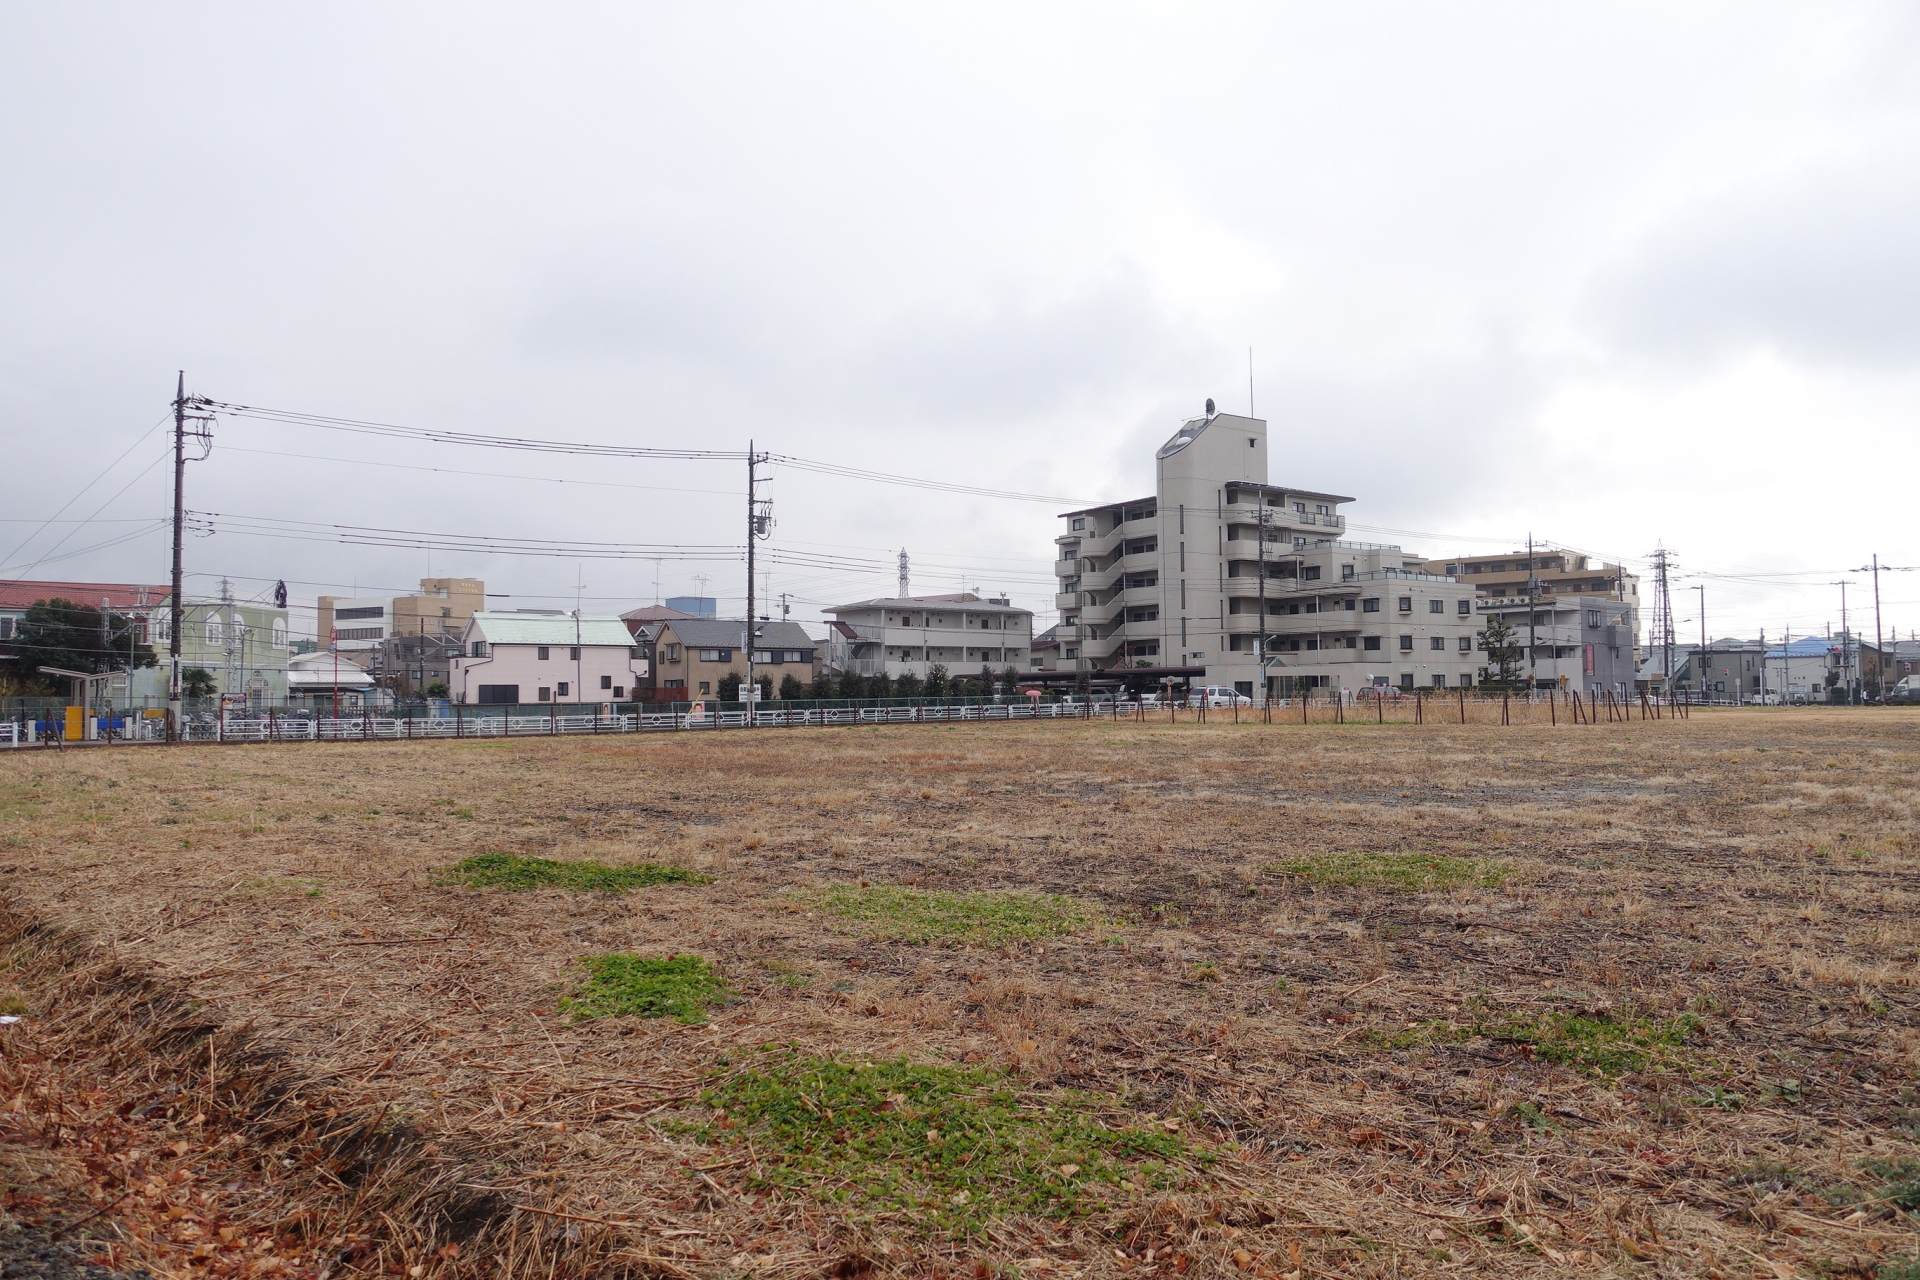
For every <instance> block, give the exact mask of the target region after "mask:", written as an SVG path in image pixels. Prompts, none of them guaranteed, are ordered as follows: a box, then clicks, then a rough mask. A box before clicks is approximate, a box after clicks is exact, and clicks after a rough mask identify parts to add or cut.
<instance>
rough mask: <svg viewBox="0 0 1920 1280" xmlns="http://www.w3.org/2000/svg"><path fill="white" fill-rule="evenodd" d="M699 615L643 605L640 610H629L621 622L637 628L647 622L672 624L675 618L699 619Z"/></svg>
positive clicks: (621, 618)
mask: <svg viewBox="0 0 1920 1280" xmlns="http://www.w3.org/2000/svg"><path fill="white" fill-rule="evenodd" d="M699 616H700V615H699V614H697V613H688V612H687V611H686V610H684V609H672V608H669V607H667V606H666V605H664V604H643V605H641V606H640V607H639V608H638V609H629V610H627V611H626V612H625V613H623V614H621V615H620V620H621V621H622V622H624V623H626V624H627V626H628V627H629V628H630V629H631V628H637V627H638V626H639V625H640V624H641V623H646V622H670V621H672V620H673V619H675V618H697V617H699Z"/></svg>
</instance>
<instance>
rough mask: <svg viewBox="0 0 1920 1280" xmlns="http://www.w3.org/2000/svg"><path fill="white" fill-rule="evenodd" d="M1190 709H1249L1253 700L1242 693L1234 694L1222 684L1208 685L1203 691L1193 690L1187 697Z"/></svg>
mask: <svg viewBox="0 0 1920 1280" xmlns="http://www.w3.org/2000/svg"><path fill="white" fill-rule="evenodd" d="M1187 705H1188V706H1190V707H1206V708H1208V709H1213V708H1216V707H1250V706H1252V705H1253V699H1252V698H1249V697H1248V696H1247V695H1246V694H1244V693H1235V692H1234V691H1233V690H1232V689H1229V688H1228V687H1227V686H1226V685H1223V684H1210V685H1208V686H1207V687H1206V688H1204V689H1195V690H1194V691H1193V692H1192V693H1190V694H1188V695H1187Z"/></svg>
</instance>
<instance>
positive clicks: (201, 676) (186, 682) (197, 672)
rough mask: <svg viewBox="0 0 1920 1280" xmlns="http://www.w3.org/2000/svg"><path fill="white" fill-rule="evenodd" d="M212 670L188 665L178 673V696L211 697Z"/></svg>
mask: <svg viewBox="0 0 1920 1280" xmlns="http://www.w3.org/2000/svg"><path fill="white" fill-rule="evenodd" d="M214 692H215V689H214V683H213V672H211V671H209V670H207V669H206V668H205V667H188V668H187V669H186V670H185V671H182V672H181V673H180V696H181V697H183V698H211V697H212V696H213V695H214Z"/></svg>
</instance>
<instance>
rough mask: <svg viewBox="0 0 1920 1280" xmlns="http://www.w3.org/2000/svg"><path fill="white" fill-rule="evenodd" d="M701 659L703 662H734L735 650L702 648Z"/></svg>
mask: <svg viewBox="0 0 1920 1280" xmlns="http://www.w3.org/2000/svg"><path fill="white" fill-rule="evenodd" d="M700 661H702V662H732V661H733V650H731V649H702V650H701V651H700Z"/></svg>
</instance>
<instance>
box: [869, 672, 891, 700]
mask: <svg viewBox="0 0 1920 1280" xmlns="http://www.w3.org/2000/svg"><path fill="white" fill-rule="evenodd" d="M867 696H868V697H869V698H891V697H892V696H893V680H892V679H891V678H890V677H889V676H888V675H887V673H886V672H885V671H882V672H881V673H880V674H879V675H875V676H869V677H867Z"/></svg>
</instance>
